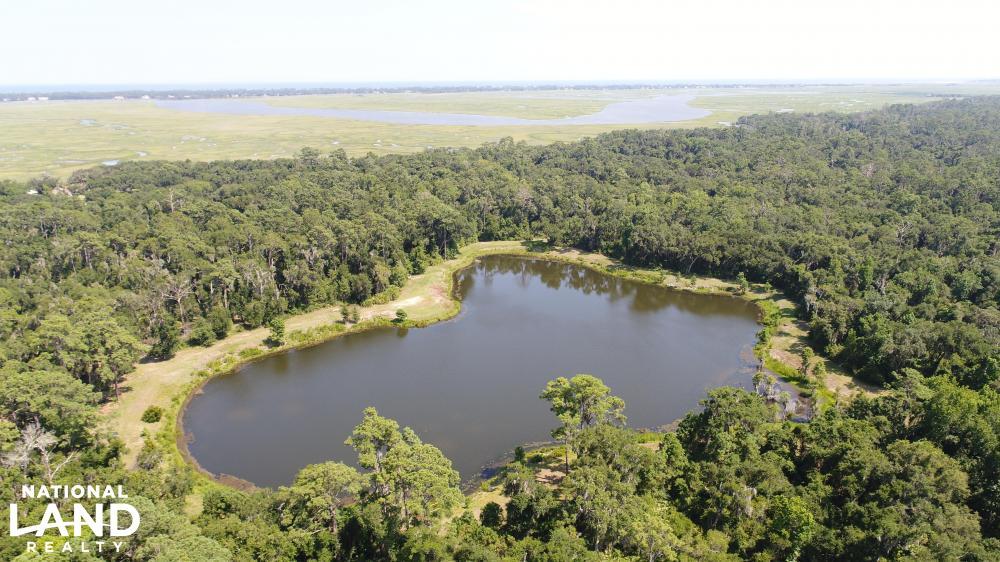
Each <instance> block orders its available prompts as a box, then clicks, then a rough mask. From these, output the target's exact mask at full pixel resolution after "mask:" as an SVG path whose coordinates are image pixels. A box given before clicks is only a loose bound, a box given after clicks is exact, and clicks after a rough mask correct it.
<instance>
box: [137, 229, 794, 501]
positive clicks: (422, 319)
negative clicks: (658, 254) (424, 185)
mask: <svg viewBox="0 0 1000 562" xmlns="http://www.w3.org/2000/svg"><path fill="white" fill-rule="evenodd" d="M487 255H511V256H517V257H527V258H536V259H544V260H548V261H554V262H563V263H570V264H574V265H579V266H582V267H585V268H588V269H591V270H593V271H596V272H599V273H602V274H606V275H612V276H616V277H621V278H626V279H630V280H634V281H639V282H643V283H647V284H652V285H658V286H663V287H665V288H668V289H673V290H678V291H685V292H693V293H698V294H711V295H722V296H728V297H730V298H740V299H745V300H747V301H750V302H751V303H755V301H758V300H761V299H763V298H770V299H773V298H774V297H775V296H776V295H778V294H777V293H775V292H773V291H767V292H753V291H751V292H749V293H748V294H746V295H737V294H734V293H735V288H736V284H735V283H729V282H726V281H722V280H718V279H712V278H707V277H695V278H690V277H689V278H682V277H680V276H677V275H674V274H670V273H667V272H664V271H656V270H645V269H639V268H633V267H630V266H625V265H622V264H620V263H619V262H617V261H615V260H612V259H610V258H608V257H606V256H603V255H601V254H587V253H583V252H579V251H577V250H573V249H564V248H563V249H561V248H551V247H548V246H545V245H541V244H536V243H530V244H529V243H524V242H510V241H506V242H485V243H475V244H471V245H468V246H465V247H463V248H462V249H461V250H460V255H459V256H458V257H456V258H453V259H451V260H446V261H443V262H439V263H437V264H435V265H433V266H431V267H430V268H428V271H427V272H425V273H424V274H421V275H418V276H414V277H411V280H410V282H408V283H407V287H410V286H411V284H414V283H411V282H413V281H417V283H415V284H416V285H418V286H417V287H413V288H411V289H414V290H415V291H414V290H410V291H406V290H405V289H406V287H404V290H403V291H401V293H400V296H399V297H398V298H396V299H394V300H392V301H389V302H388V303H385V304H381V305H374V306H370V307H366V308H365V309H364V310H363V315H364V316H363V319H362V321H361V322H358V323H356V324H353V325H350V326H344V325H343V324H339V323H336V321H334V322H333V323H326V324H316V323H313V325H312V327H307V328H306V329H305V330H292V331H290V332H289V340H290V341H289V343H288V344H286V345H284V346H280V347H275V348H267V349H263V350H261V349H260V348H259V346H256V345H244V346H240V347H239V348H238V349H234V350H232V351H228V352H226V353H225V354H223V355H222V356H221V357H219V358H217V359H215V360H214V361H211V362H209V364H208V365H206V366H205V367H204V368H202V369H194V370H193V372H191V373H190V375H189V379H188V380H187V381H186V382H185V384H183V385H182V386H181V388H180V392H177V393H175V394H173V395H172V396H170V397H169V401H170V404H169V405H167V406H166V407H165V408H164V409H165V415H164V421H163V422H160V424H159V425H160V427H159V428H158V430H157V431H155V433H154V432H149V433H152V435H148V434H147V435H146V438H152V439H153V440H154V441H155V442H156V443H157V444H158V445H160V446H163V447H165V448H167V449H168V451H167V452H168V453H169V454H170V456H172V457H173V458H175V460H177V461H180V462H181V463H183V464H186V465H188V466H190V467H192V468H193V469H194V470H195V471H196V472H197V473H198V474H199V475H200V476H201V477H203V478H201V479H200V480H202V481H203V482H204V483H211V484H213V485H224V486H229V487H234V488H239V489H252V488H254V487H256V486H255V485H253V484H252V483H250V482H247V481H245V480H242V479H239V478H237V477H234V476H231V475H226V474H215V473H212V472H210V471H208V470H206V469H205V468H204V467H202V466H201V465H200V464H199V463H198V461H197V459H196V458H195V457H194V456H193V455H192V454H191V452H190V450H189V448H188V442H189V436H188V435H187V434H186V433H185V430H184V425H183V417H184V412H185V409H186V407H187V406H188V404H189V402H190V401H191V399H193V398H194V397H195V396H197V394H198V393H199V392H200V391H201V389H202V387H203V386H204V385H205V384H206V383H207V382H208V381H210V380H211V379H213V378H215V377H217V376H221V375H225V374H229V373H233V372H236V371H238V370H239V369H240V368H242V367H244V366H246V365H249V364H251V363H253V362H255V361H258V360H260V359H264V358H267V357H271V356H274V355H278V354H282V353H286V352H289V351H293V350H299V349H304V348H307V347H312V346H315V345H319V344H321V343H325V342H328V341H330V340H332V339H334V338H337V337H340V336H342V335H346V334H357V333H361V332H364V331H368V330H372V329H377V328H383V327H391V326H395V324H393V323H392V322H391V321H389V320H388V317H390V316H391V315H392V314H393V313H394V311H395V309H396V308H404V306H400V305H401V304H403V303H413V302H414V299H415V298H416V297H413V296H408V295H409V293H413V292H417V293H423V295H421V296H422V297H424V298H425V299H426V300H429V301H430V302H429V304H427V303H424V302H421V301H416V302H417V304H416V305H415V306H414V308H409V307H407V311H408V312H410V310H415V311H416V313H415V314H412V313H411V318H412V320H409V321H407V322H406V323H405V327H424V326H428V325H431V324H434V323H438V322H441V321H446V320H449V319H452V318H454V317H455V316H457V315H458V314H459V313H460V312H461V309H462V305H461V302H460V301H459V300H457V299H456V298H455V296H454V290H455V274H456V273H458V272H459V271H462V270H463V269H465V268H467V267H469V266H470V265H472V264H473V263H474V262H475V260H476V259H478V258H479V257H482V256H487ZM428 277H436V279H430V280H429V282H427V281H428V280H427V278H428ZM421 281H425V282H421ZM432 295H437V296H438V297H440V298H431V296H432ZM758 308H759V305H758ZM322 310H324V311H326V312H327V313H328V314H327V315H328V316H333V313H334V312H339V310H340V307H339V306H336V307H326V308H324V309H322ZM316 312H317V311H312V312H307V313H304V314H299V315H294V316H290V317H289V318H288V323H289V324H291V325H292V326H294V325H295V322H294V320H295V319H297V318H301V317H303V316H307V315H310V314H315V313H316ZM245 333H246V332H240V333H238V334H234V335H232V336H230V337H229V338H226V340H223V341H221V342H218V343H217V344H215V345H213V346H212V347H213V348H215V347H221V346H223V344H225V343H226V341H227V340H229V339H230V338H233V337H235V336H239V335H241V334H245ZM248 350H253V351H252V352H251V353H248ZM179 353H180V352H179ZM169 361H172V360H167V362H169ZM163 363H166V362H163ZM150 405H152V404H150ZM151 429H152V428H151ZM143 433H144V434H146V433H147V432H146V431H143ZM132 445H133V446H135V445H136V444H135V443H132ZM139 446H141V443H140V444H139ZM130 453H133V455H132V456H133V459H134V454H135V453H137V451H130ZM498 455H499V453H498ZM131 465H132V466H134V461H133V463H131ZM130 467H131V466H130Z"/></svg>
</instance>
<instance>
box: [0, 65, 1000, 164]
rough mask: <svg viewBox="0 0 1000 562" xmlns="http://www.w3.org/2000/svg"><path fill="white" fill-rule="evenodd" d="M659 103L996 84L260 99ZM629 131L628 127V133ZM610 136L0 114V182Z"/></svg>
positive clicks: (854, 100) (90, 108)
mask: <svg viewBox="0 0 1000 562" xmlns="http://www.w3.org/2000/svg"><path fill="white" fill-rule="evenodd" d="M664 93H690V94H694V95H696V99H694V101H693V102H692V105H694V106H697V107H702V108H705V109H709V110H711V111H712V114H711V115H709V116H707V117H704V118H701V119H697V120H693V121H684V122H678V123H672V124H651V125H649V126H650V127H680V128H690V127H698V126H713V127H718V126H724V125H725V124H728V123H731V122H733V121H735V120H736V119H737V118H738V117H739V116H741V115H747V114H753V113H767V112H770V111H795V112H812V111H844V112H846V111H860V110H865V109H874V108H878V107H882V106H884V105H887V104H893V103H920V102H925V101H929V100H932V99H938V98H939V97H940V96H946V95H960V94H989V93H1000V85H995V86H991V85H981V84H977V85H969V86H943V85H908V86H878V87H875V86H868V87H864V86H838V87H818V86H802V87H795V88H788V89H784V90H774V89H770V90H769V89H757V88H731V89H708V88H699V89H689V90H679V89H666V90H656V89H631V90H610V89H609V90H565V89H562V90H548V91H528V92H516V91H511V92H467V93H447V94H424V93H412V94H367V95H348V94H339V95H316V96H294V97H281V98H261V100H262V101H265V102H266V103H269V104H273V105H280V106H292V107H326V108H348V109H381V110H404V111H406V110H408V111H436V112H450V113H473V114H486V115H505V116H512V117H521V118H531V119H551V118H561V117H566V116H574V115H585V114H589V113H594V112H596V111H599V110H600V109H601V108H603V107H604V106H606V105H607V104H609V103H613V102H616V101H622V100H627V99H635V98H638V97H650V96H654V95H660V94H664ZM629 126H630V127H636V126H637V125H629ZM616 128H622V126H621V125H619V126H615V125H556V126H505V127H472V126H441V125H395V124H389V123H375V122H369V121H356V120H344V119H333V118H328V117H313V116H251V115H246V116H243V115H240V116H237V115H222V114H206V113H188V112H182V111H173V110H167V109H161V108H158V107H156V106H155V105H154V104H153V102H150V101H142V100H126V101H111V100H107V101H44V102H5V103H0V179H26V178H31V177H38V176H41V175H46V174H47V175H52V176H56V177H67V176H69V174H70V173H72V172H73V171H74V170H78V169H81V168H87V167H90V166H95V165H100V164H101V163H102V162H109V161H123V160H137V159H168V160H184V159H192V160H213V159H235V158H278V157H285V156H290V155H293V154H294V153H295V152H297V151H298V150H299V149H301V148H302V147H305V146H311V147H315V148H318V149H320V150H322V151H326V150H334V149H338V148H343V149H344V150H346V151H347V152H348V153H349V154H351V155H362V154H366V153H369V152H372V153H376V154H385V153H393V152H416V151H421V150H424V149H426V148H429V147H442V146H478V145H481V144H483V143H485V142H490V141H495V140H497V139H499V138H502V137H505V136H510V137H513V138H514V139H515V140H519V141H522V140H523V141H526V142H528V143H532V144H543V143H550V142H553V141H572V140H577V139H580V138H582V137H586V136H593V135H596V134H599V133H601V132H604V131H608V130H612V129H616Z"/></svg>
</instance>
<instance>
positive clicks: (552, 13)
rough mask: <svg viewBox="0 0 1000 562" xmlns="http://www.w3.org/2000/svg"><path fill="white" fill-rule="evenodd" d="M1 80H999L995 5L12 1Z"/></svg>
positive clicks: (634, 0) (667, 0) (1, 44)
mask: <svg viewBox="0 0 1000 562" xmlns="http://www.w3.org/2000/svg"><path fill="white" fill-rule="evenodd" d="M0 20H2V21H3V22H4V25H3V32H2V33H0V53H2V54H0V84H3V85H26V84H30V85H59V84H119V85H125V84H127V85H142V84H246V85H266V84H280V83H331V84H333V83H359V82H361V83H373V82H375V83H377V82H396V83H426V82H484V83H500V82H511V81H533V82H545V81H553V82H555V81H564V82H587V81H618V82H646V81H649V82H652V81H658V82H659V81H665V82H678V81H680V82H684V81H702V82H711V81H713V80H715V81H724V80H731V81H769V80H771V81H781V80H789V81H794V80H886V79H889V80H893V79H900V80H921V79H923V80H937V79H948V80H954V79H992V78H1000V34H998V33H997V32H996V30H995V26H996V24H997V22H998V21H1000V2H995V1H994V0H948V1H941V2H931V1H925V0H908V1H902V0H863V1H861V0H837V1H825V2H817V1H812V0H796V1H784V0H781V1H778V0H753V1H752V0H685V1H683V2H680V1H674V0H611V1H592V0H502V1H496V0H354V1H351V2H342V1H340V0H315V1H314V0H282V1H280V2H277V1H269V2H265V1H261V0H238V1H229V0H222V1H218V0H196V1H192V0H170V1H160V2H151V1H148V0H30V1H27V0H25V1H19V0H3V2H2V6H0Z"/></svg>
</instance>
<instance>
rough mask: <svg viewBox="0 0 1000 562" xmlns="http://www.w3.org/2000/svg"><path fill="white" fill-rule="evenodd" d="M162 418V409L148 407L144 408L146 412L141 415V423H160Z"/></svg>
mask: <svg viewBox="0 0 1000 562" xmlns="http://www.w3.org/2000/svg"><path fill="white" fill-rule="evenodd" d="M162 417H163V408H161V407H159V406H150V407H148V408H146V411H145V412H143V413H142V421H144V422H146V423H156V422H158V421H160V418H162Z"/></svg>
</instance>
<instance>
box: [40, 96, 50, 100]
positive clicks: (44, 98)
mask: <svg viewBox="0 0 1000 562" xmlns="http://www.w3.org/2000/svg"><path fill="white" fill-rule="evenodd" d="M38 101H49V98H47V97H45V96H39V97H38Z"/></svg>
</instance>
